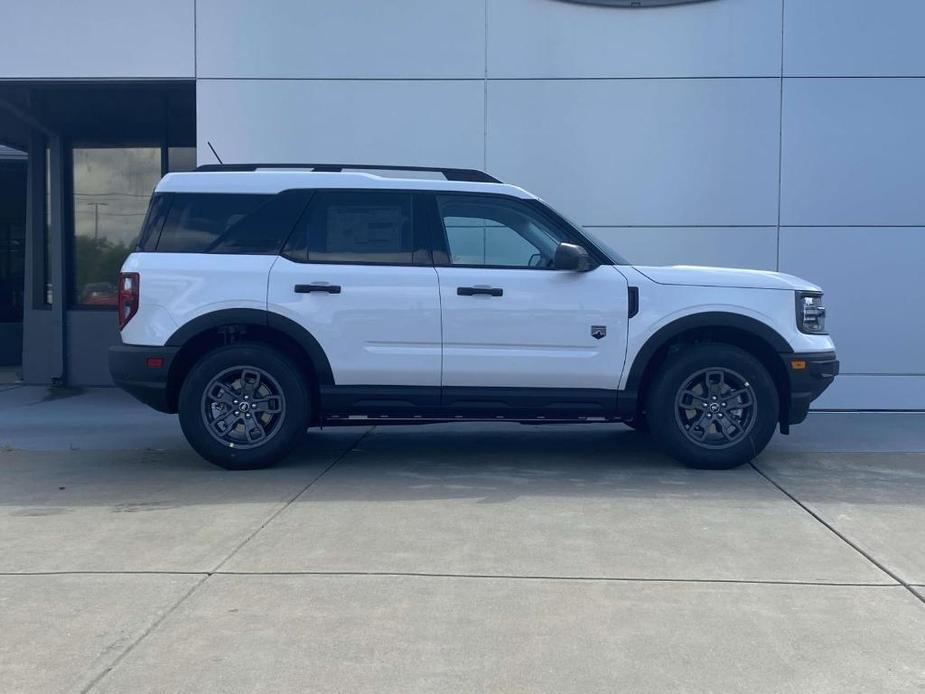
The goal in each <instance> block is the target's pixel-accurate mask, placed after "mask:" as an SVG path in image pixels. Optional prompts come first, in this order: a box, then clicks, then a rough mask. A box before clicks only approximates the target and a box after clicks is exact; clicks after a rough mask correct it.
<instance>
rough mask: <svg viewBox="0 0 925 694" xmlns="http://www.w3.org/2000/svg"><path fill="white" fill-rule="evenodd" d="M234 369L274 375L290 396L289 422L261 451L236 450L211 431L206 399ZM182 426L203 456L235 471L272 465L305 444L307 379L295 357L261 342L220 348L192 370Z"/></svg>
mask: <svg viewBox="0 0 925 694" xmlns="http://www.w3.org/2000/svg"><path fill="white" fill-rule="evenodd" d="M234 366H255V367H258V368H260V369H262V370H264V371H266V372H267V373H268V374H270V375H271V376H273V378H274V379H276V381H277V383H278V384H279V386H280V388H281V390H282V392H283V395H284V396H285V401H286V407H285V410H284V412H283V420H282V421H281V422H280V424H279V429H278V430H277V432H276V434H275V435H274V436H273V437H272V438H271V439H270V440H268V441H267V442H266V443H265V444H263V445H261V446H257V447H256V448H247V449H236V448H232V447H230V446H227V445H224V444H222V443H221V442H220V441H218V440H217V439H215V438H214V437H213V436H212V435H211V434H210V433H209V432H208V430H207V429H206V424H205V422H204V421H203V418H202V413H201V408H202V395H203V391H204V390H205V388H206V387H207V386H208V385H209V383H210V382H211V380H212V379H213V378H214V377H215V376H216V375H217V374H219V373H220V372H222V371H224V370H225V369H228V368H231V367H234ZM178 405H179V407H178V414H179V419H180V427H181V429H182V430H183V433H184V435H185V436H186V439H187V441H189V443H190V445H191V446H192V447H193V448H194V449H195V450H196V452H197V453H199V455H201V456H202V457H203V458H205V459H206V460H208V461H209V462H211V463H214V464H216V465H219V466H221V467H223V468H226V469H230V470H248V469H255V468H262V467H267V466H269V465H272V464H274V463H276V462H278V461H279V460H281V459H282V458H283V457H285V456H286V455H287V454H288V453H289V452H290V451H291V450H292V448H293V447H294V446H295V445H296V444H297V443H298V442H299V441H300V440H301V438H302V437H303V436H304V434H305V430H306V428H307V426H308V421H309V412H310V409H309V408H310V396H309V392H308V388H307V384H306V382H305V377H304V376H303V375H302V373H301V372H300V371H299V369H298V368H297V367H296V365H295V364H294V363H293V362H292V360H291V359H289V357H287V356H285V355H283V354H282V353H280V352H278V351H277V350H275V349H273V348H271V347H267V346H264V345H257V344H246V343H244V344H235V345H226V346H224V347H219V348H217V349H215V350H213V351H211V352H209V353H208V354H206V355H204V356H203V357H202V358H201V359H200V360H199V361H198V362H196V364H195V365H193V367H192V368H191V369H190V371H189V373H188V374H187V376H186V379H185V380H184V381H183V386H182V388H181V389H180V397H179V402H178Z"/></svg>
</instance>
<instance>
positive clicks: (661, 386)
mask: <svg viewBox="0 0 925 694" xmlns="http://www.w3.org/2000/svg"><path fill="white" fill-rule="evenodd" d="M714 367H716V368H720V367H721V368H727V369H731V370H733V371H735V372H737V373H739V374H741V375H742V376H744V377H745V378H746V379H747V380H748V382H749V384H750V385H751V387H752V390H753V391H754V393H755V400H756V403H757V407H756V411H755V422H754V425H753V426H752V428H751V430H750V431H749V432H748V434H747V435H746V436H745V437H744V438H743V439H742V440H741V441H739V442H737V443H736V444H734V445H733V446H730V447H728V448H714V449H711V448H704V447H701V446H698V445H697V444H695V443H693V442H692V441H690V440H689V439H688V438H687V436H685V434H684V432H683V431H682V430H681V427H680V425H679V424H678V422H677V419H676V416H675V411H674V410H675V396H676V395H677V392H678V389H679V388H680V387H681V385H682V384H683V383H684V382H685V381H686V380H687V379H689V378H690V377H691V376H692V375H693V374H694V373H696V372H697V371H700V370H702V369H706V368H714ZM779 409H780V403H779V397H778V394H777V388H776V386H775V385H774V381H773V380H772V378H771V376H770V374H768V371H767V369H766V368H765V367H764V365H763V364H762V363H761V362H760V361H758V359H756V358H755V357H753V356H752V355H751V354H749V353H748V352H746V351H745V350H742V349H740V348H738V347H734V346H732V345H721V344H715V343H704V344H698V345H692V346H690V347H687V348H684V349H682V350H681V351H680V352H678V353H677V354H675V355H672V356H671V357H669V358H668V360H666V362H665V363H664V365H663V367H662V370H661V372H660V373H659V375H658V377H657V378H656V379H655V381H654V382H653V384H652V387H651V389H650V391H649V397H648V402H647V414H648V417H647V418H648V421H649V426H650V428H651V431H652V434H653V436H654V438H655V440H657V441H658V442H659V443H660V444H661V445H662V447H663V448H665V450H666V451H667V452H668V454H669V455H671V456H672V457H674V458H676V459H678V460H680V461H681V462H683V463H685V464H686V465H689V466H691V467H696V468H705V469H727V468H732V467H737V466H739V465H742V464H744V463H747V462H749V461H750V460H752V459H753V458H755V456H757V455H758V454H759V453H761V451H762V450H764V447H765V446H767V444H768V441H770V440H771V437H772V436H773V435H774V430H775V428H776V427H777V422H778V413H779Z"/></svg>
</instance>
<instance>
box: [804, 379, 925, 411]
mask: <svg viewBox="0 0 925 694" xmlns="http://www.w3.org/2000/svg"><path fill="white" fill-rule="evenodd" d="M812 408H813V409H814V410H820V409H822V410H827V409H831V410H925V376H852V375H850V374H843V375H841V376H839V377H838V378H836V379H835V383H833V384H832V385H831V386H830V387H829V389H828V390H826V391H825V392H824V393H823V394H822V395H820V396H819V399H818V400H815V401H814V402H813V404H812Z"/></svg>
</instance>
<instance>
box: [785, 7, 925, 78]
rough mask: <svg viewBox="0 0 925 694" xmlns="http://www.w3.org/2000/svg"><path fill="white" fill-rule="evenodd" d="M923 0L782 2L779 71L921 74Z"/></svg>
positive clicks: (924, 62)
mask: <svg viewBox="0 0 925 694" xmlns="http://www.w3.org/2000/svg"><path fill="white" fill-rule="evenodd" d="M923 28H925V2H922V0H877V2H871V0H796V2H787V3H786V5H785V6H784V37H785V40H784V74H785V75H800V76H818V77H835V76H848V77H854V76H857V77H861V76H877V75H880V76H889V75H892V76H901V75H918V76H923V75H925V50H923V49H922V30H923Z"/></svg>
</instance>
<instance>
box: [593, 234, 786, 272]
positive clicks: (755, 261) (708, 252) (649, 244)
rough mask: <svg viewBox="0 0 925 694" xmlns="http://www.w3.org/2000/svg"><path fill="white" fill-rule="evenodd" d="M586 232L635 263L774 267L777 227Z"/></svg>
mask: <svg viewBox="0 0 925 694" xmlns="http://www.w3.org/2000/svg"><path fill="white" fill-rule="evenodd" d="M587 231H588V232H589V233H590V234H592V235H593V236H595V237H596V238H597V239H599V240H600V241H601V242H603V243H604V244H605V245H606V246H608V247H610V248H612V249H613V250H615V251H616V252H617V253H618V254H620V255H621V256H623V257H624V258H626V259H627V260H629V262H631V263H633V264H635V265H717V266H721V267H742V268H750V269H754V270H774V269H775V266H776V264H777V227H746V228H742V227H738V228H736V227H603V228H602V227H596V228H592V229H587Z"/></svg>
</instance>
